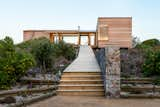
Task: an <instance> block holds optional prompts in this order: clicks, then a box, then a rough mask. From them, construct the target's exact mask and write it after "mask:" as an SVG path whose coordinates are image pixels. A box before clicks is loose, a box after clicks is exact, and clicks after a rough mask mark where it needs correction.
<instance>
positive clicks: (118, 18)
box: [98, 17, 132, 19]
mask: <svg viewBox="0 0 160 107" xmlns="http://www.w3.org/2000/svg"><path fill="white" fill-rule="evenodd" d="M98 19H132V17H98Z"/></svg>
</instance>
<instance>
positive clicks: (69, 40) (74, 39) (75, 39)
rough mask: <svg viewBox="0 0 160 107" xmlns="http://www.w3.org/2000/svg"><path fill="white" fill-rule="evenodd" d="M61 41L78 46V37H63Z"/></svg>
mask: <svg viewBox="0 0 160 107" xmlns="http://www.w3.org/2000/svg"><path fill="white" fill-rule="evenodd" d="M63 41H64V42H66V43H71V44H76V45H77V44H78V37H75V36H63Z"/></svg>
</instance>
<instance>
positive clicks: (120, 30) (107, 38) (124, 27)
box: [23, 17, 132, 48]
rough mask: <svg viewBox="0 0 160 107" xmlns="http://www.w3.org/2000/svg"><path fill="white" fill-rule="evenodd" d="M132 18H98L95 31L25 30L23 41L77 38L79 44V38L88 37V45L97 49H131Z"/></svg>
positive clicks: (54, 40) (53, 40)
mask: <svg viewBox="0 0 160 107" xmlns="http://www.w3.org/2000/svg"><path fill="white" fill-rule="evenodd" d="M131 35H132V18H131V17H100V18H98V23H97V30H96V31H79V30H25V31H24V33H23V38H24V41H26V40H30V39H35V38H40V37H46V38H48V39H50V41H51V42H56V41H57V40H58V41H61V40H63V37H75V36H76V37H78V40H77V42H78V43H76V44H81V42H82V40H81V36H88V38H87V40H88V41H87V42H88V45H94V46H97V47H100V48H101V47H107V46H118V47H121V48H123V47H124V48H131V47H132V37H131Z"/></svg>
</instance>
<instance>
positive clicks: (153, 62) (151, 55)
mask: <svg viewBox="0 0 160 107" xmlns="http://www.w3.org/2000/svg"><path fill="white" fill-rule="evenodd" d="M143 73H144V75H145V76H160V50H154V49H152V50H150V51H148V52H147V53H146V58H145V62H144V64H143Z"/></svg>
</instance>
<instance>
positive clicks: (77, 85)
mask: <svg viewBox="0 0 160 107" xmlns="http://www.w3.org/2000/svg"><path fill="white" fill-rule="evenodd" d="M59 86H75V87H76V86H104V85H103V84H94V85H93V84H80V85H74V84H69V85H59Z"/></svg>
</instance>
